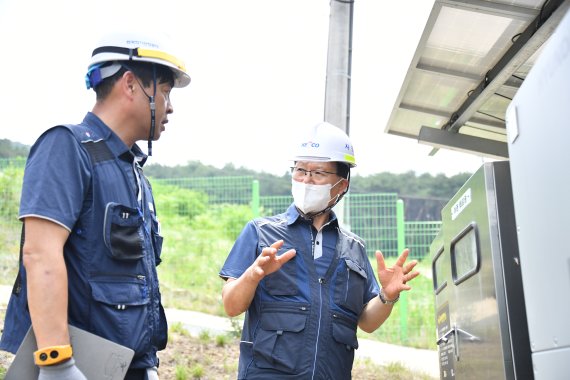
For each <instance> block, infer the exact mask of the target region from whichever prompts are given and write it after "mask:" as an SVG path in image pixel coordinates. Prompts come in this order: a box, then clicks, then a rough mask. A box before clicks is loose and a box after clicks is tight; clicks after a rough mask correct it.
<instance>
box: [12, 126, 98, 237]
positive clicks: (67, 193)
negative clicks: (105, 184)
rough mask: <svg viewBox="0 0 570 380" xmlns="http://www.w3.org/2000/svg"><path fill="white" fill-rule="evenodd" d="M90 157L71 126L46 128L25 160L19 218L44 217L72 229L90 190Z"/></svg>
mask: <svg viewBox="0 0 570 380" xmlns="http://www.w3.org/2000/svg"><path fill="white" fill-rule="evenodd" d="M89 160H90V159H89V157H88V155H87V153H86V152H85V151H83V149H82V148H81V146H80V144H79V142H78V141H77V140H76V139H75V137H74V136H73V133H72V132H71V131H70V130H68V129H67V128H65V127H55V128H52V129H49V130H48V131H46V132H45V133H44V134H43V135H42V136H40V137H39V138H38V140H37V141H36V142H35V143H34V145H33V146H32V148H31V150H30V154H29V156H28V160H27V162H26V169H25V171H24V180H23V185H22V195H21V199H20V214H19V218H20V219H23V218H26V217H31V216H33V217H39V218H43V219H47V220H50V221H52V222H54V223H57V224H60V225H61V226H63V227H65V228H66V229H67V230H69V231H71V230H72V229H73V226H74V224H75V222H76V221H77V219H78V218H79V214H80V213H81V210H82V208H83V202H84V198H85V196H86V194H87V192H88V190H89V184H90V181H91V171H90V161H89Z"/></svg>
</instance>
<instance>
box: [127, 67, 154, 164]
mask: <svg viewBox="0 0 570 380" xmlns="http://www.w3.org/2000/svg"><path fill="white" fill-rule="evenodd" d="M121 65H122V66H123V67H125V69H127V70H129V71H130V72H132V73H133V74H135V79H136V81H137V82H138V84H139V86H140V87H141V90H142V92H143V94H145V96H146V97H147V98H148V103H149V107H150V131H149V134H148V153H147V155H149V156H152V140H153V138H154V130H155V129H156V103H155V101H154V99H155V97H156V64H154V63H153V64H152V84H153V94H152V96H150V95H149V94H147V93H146V91H145V89H144V86H143V84H142V83H141V81H140V80H139V78H138V77H137V75H136V73H135V71H133V70H132V69H131V68H130V67H129V66H127V65H125V64H124V63H121Z"/></svg>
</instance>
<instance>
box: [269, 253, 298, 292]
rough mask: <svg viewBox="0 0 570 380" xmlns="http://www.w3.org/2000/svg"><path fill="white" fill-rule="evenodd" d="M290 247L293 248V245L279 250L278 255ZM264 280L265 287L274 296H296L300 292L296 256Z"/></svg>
mask: <svg viewBox="0 0 570 380" xmlns="http://www.w3.org/2000/svg"><path fill="white" fill-rule="evenodd" d="M262 248H263V247H262ZM290 249H292V247H282V248H281V249H280V250H279V251H278V252H277V256H279V255H282V254H283V253H285V252H287V251H288V250H290ZM263 281H264V283H265V289H266V290H267V292H268V293H269V294H271V295H272V296H296V295H297V294H298V293H299V285H298V284H297V260H296V257H293V258H292V259H291V260H289V261H288V262H286V263H285V265H283V266H282V267H281V268H280V269H279V270H278V271H276V272H273V273H271V274H270V275H268V276H266V277H265V278H264V279H263Z"/></svg>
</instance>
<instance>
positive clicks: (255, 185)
mask: <svg viewBox="0 0 570 380" xmlns="http://www.w3.org/2000/svg"><path fill="white" fill-rule="evenodd" d="M251 212H252V213H253V217H254V218H259V216H260V215H259V181H258V180H256V179H254V180H253V181H252V182H251Z"/></svg>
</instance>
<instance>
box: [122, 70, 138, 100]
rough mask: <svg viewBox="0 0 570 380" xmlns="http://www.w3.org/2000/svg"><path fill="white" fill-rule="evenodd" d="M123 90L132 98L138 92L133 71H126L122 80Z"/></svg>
mask: <svg viewBox="0 0 570 380" xmlns="http://www.w3.org/2000/svg"><path fill="white" fill-rule="evenodd" d="M121 89H122V90H123V92H124V93H126V94H127V95H129V96H132V95H133V94H134V93H135V90H136V77H135V75H134V74H133V73H132V72H131V71H125V72H124V73H123V77H122V78H121Z"/></svg>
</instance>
